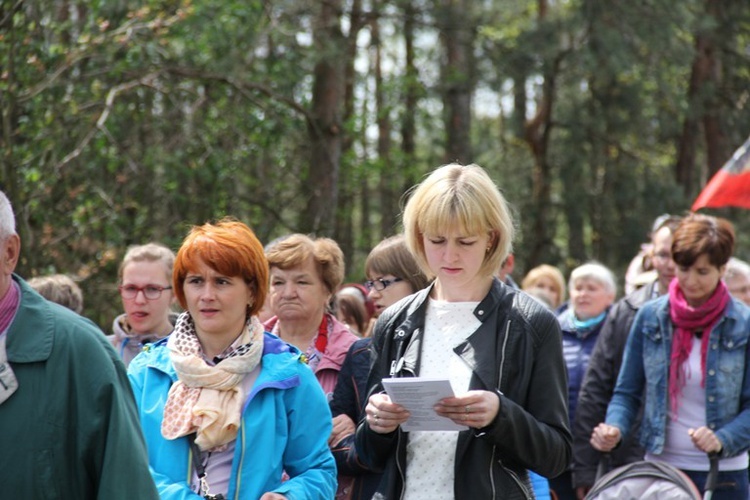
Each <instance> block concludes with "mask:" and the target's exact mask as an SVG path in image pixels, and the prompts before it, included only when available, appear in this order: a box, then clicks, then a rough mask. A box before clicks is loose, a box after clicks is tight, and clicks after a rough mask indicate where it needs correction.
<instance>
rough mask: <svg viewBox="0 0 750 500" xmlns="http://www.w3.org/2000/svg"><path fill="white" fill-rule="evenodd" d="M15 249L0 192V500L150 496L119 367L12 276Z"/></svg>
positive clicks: (89, 327)
mask: <svg viewBox="0 0 750 500" xmlns="http://www.w3.org/2000/svg"><path fill="white" fill-rule="evenodd" d="M20 249H21V242H20V239H19V237H18V234H16V230H15V217H14V215H13V209H12V208H11V205H10V202H9V201H8V198H7V197H6V196H5V194H4V193H3V192H1V191H0V450H2V452H1V453H0V470H2V471H3V476H2V481H1V484H0V491H2V496H3V498H28V499H52V498H59V499H76V500H84V499H102V500H103V499H133V498H137V499H157V498H159V496H158V494H157V492H156V488H155V486H154V484H153V481H152V479H151V474H149V470H148V457H147V454H146V446H145V444H144V440H143V436H142V435H141V431H140V426H139V424H138V414H137V412H136V408H135V402H134V399H133V394H132V392H131V389H130V384H129V382H128V379H127V375H126V373H125V367H124V365H123V364H122V362H121V361H120V360H119V359H118V357H117V354H116V353H115V351H114V349H112V347H111V346H110V345H109V343H108V342H107V340H106V338H105V337H104V334H103V333H102V332H101V331H99V329H98V328H97V327H96V326H95V325H94V324H93V323H91V322H90V321H89V320H87V319H84V318H82V317H81V316H79V315H77V314H75V313H74V312H72V311H69V310H68V309H66V308H64V307H62V306H59V305H57V304H54V303H52V302H49V301H47V300H46V299H44V298H42V296H41V295H39V294H38V293H36V292H35V291H34V290H33V289H32V288H31V287H29V286H28V284H26V282H25V281H24V280H23V279H21V278H20V277H18V276H17V275H15V274H13V272H14V270H15V267H16V264H17V263H18V257H19V252H20Z"/></svg>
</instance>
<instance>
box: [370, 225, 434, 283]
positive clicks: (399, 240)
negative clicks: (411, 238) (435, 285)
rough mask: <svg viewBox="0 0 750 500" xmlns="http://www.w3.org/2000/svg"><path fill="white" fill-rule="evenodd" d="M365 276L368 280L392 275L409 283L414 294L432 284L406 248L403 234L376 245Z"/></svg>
mask: <svg viewBox="0 0 750 500" xmlns="http://www.w3.org/2000/svg"><path fill="white" fill-rule="evenodd" d="M365 274H366V275H367V277H368V278H371V277H373V276H374V275H377V274H380V275H386V274H392V275H393V276H395V277H396V278H401V279H403V280H406V281H408V282H409V285H411V292H412V293H414V292H417V291H419V290H421V289H423V288H425V287H426V286H427V285H429V284H430V281H429V280H428V279H427V276H425V275H424V273H423V272H422V270H421V269H420V268H419V264H417V261H416V260H415V259H414V256H413V255H412V254H411V253H410V252H409V249H408V248H406V240H405V239H404V235H403V234H398V235H396V236H391V237H390V238H386V239H384V240H383V241H381V242H380V243H378V244H377V245H375V247H374V248H373V249H372V250H371V251H370V254H369V255H368V256H367V260H366V261H365Z"/></svg>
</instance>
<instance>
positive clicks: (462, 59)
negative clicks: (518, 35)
mask: <svg viewBox="0 0 750 500" xmlns="http://www.w3.org/2000/svg"><path fill="white" fill-rule="evenodd" d="M476 5H477V4H476V2H472V1H471V0H439V6H438V8H437V11H438V12H437V23H438V29H439V30H440V40H441V42H442V46H443V62H442V67H441V96H442V100H443V108H444V109H443V121H444V123H445V132H446V143H445V161H447V162H452V161H458V162H462V163H467V162H472V161H474V154H473V151H472V148H471V102H472V94H473V91H474V81H475V74H474V67H475V61H474V52H473V51H474V41H475V38H476V32H475V19H474V15H473V10H474V8H475V7H476Z"/></svg>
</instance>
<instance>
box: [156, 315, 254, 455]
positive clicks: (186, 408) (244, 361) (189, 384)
mask: <svg viewBox="0 0 750 500" xmlns="http://www.w3.org/2000/svg"><path fill="white" fill-rule="evenodd" d="M237 343H239V346H238V347H236V348H235V349H233V350H231V351H230V352H229V353H228V354H227V355H226V356H225V357H224V359H223V360H222V361H221V362H220V363H218V364H217V365H215V366H211V365H209V364H208V363H206V361H205V360H204V358H203V349H202V348H201V344H200V341H199V340H198V335H197V334H196V332H195V324H194V322H193V318H192V317H191V316H190V313H188V312H185V313H183V314H182V315H180V317H179V318H178V319H177V324H176V325H175V329H174V332H172V335H170V337H169V340H167V348H169V350H170V359H171V361H172V364H173V365H174V367H175V370H176V371H177V378H178V381H177V382H175V383H174V384H173V385H172V387H171V388H170V389H169V395H168V396H167V402H166V404H165V406H164V419H163V420H162V425H161V433H162V436H164V437H165V438H166V439H175V438H178V437H180V436H186V435H188V434H192V433H193V432H195V433H196V439H195V443H196V444H197V445H198V447H199V448H200V449H201V450H202V451H207V450H217V451H218V450H221V449H223V448H224V447H225V445H226V444H227V443H230V442H232V441H233V440H234V439H236V438H237V430H238V428H239V425H240V418H241V413H242V405H243V403H244V400H245V394H244V391H243V389H242V384H241V383H240V382H242V379H243V378H245V376H246V375H247V374H248V373H250V372H252V371H253V370H254V369H255V368H256V367H257V366H258V364H259V363H260V358H261V356H262V354H263V326H262V325H261V324H260V321H258V318H257V317H255V316H253V317H251V318H250V319H249V320H248V322H247V325H246V326H245V331H244V332H242V334H241V335H240V337H239V339H238V342H237Z"/></svg>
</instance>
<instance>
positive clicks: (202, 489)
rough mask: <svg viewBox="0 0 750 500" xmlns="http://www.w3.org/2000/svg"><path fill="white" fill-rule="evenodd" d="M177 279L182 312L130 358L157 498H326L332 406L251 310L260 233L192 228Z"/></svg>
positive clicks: (330, 480)
mask: <svg viewBox="0 0 750 500" xmlns="http://www.w3.org/2000/svg"><path fill="white" fill-rule="evenodd" d="M172 285H173V286H174V292H175V295H176V296H177V299H178V300H179V302H180V305H181V306H182V307H184V308H185V309H186V312H185V313H183V314H182V315H180V317H179V318H178V320H177V324H176V325H175V329H174V331H173V332H172V334H171V335H170V336H169V337H168V338H167V339H164V340H161V341H159V342H157V343H156V344H154V345H153V346H150V347H149V348H148V350H146V351H144V352H143V353H141V354H139V355H138V356H137V357H136V358H135V359H134V360H133V362H132V363H131V364H130V367H129V369H128V375H129V377H130V381H131V385H132V387H133V392H134V393H135V398H136V402H137V403H138V409H139V416H140V420H141V425H142V427H143V431H144V435H145V437H146V444H147V446H148V454H149V465H150V469H151V473H152V475H153V478H154V481H155V482H156V485H157V487H158V489H159V494H160V496H161V498H162V499H188V498H196V499H197V498H253V499H255V498H259V499H261V500H283V499H285V498H287V497H288V498H295V499H297V498H307V499H323V498H326V499H328V498H331V497H332V496H333V494H334V491H335V489H336V466H335V462H334V460H333V456H332V455H331V452H330V450H329V449H328V446H327V441H326V438H327V436H328V435H329V434H330V432H331V414H330V411H329V409H328V405H327V402H326V398H325V395H324V394H323V391H321V389H320V386H319V385H318V382H317V381H316V379H315V376H314V375H313V373H312V372H311V371H310V370H309V369H308V368H307V367H306V366H304V363H302V362H301V360H300V358H301V356H300V352H299V351H298V350H297V349H296V348H294V347H292V346H290V345H289V344H287V343H285V342H282V341H281V340H279V339H278V338H277V337H274V336H273V335H271V334H269V333H265V332H264V331H263V325H262V324H261V323H260V321H259V320H258V318H257V316H256V315H257V313H258V311H259V310H260V309H261V307H262V306H263V303H264V301H265V297H266V293H267V291H268V262H267V261H266V258H265V256H264V253H263V246H262V245H261V244H260V242H259V241H258V239H257V238H256V237H255V234H253V232H252V231H251V230H250V228H249V227H247V226H246V225H245V224H243V223H241V222H238V221H234V220H231V219H225V220H223V221H221V222H219V223H217V224H215V225H214V224H204V225H202V226H196V227H194V228H193V229H192V230H191V231H190V233H189V234H188V236H187V237H186V238H185V241H184V242H183V244H182V247H180V250H179V252H178V253H177V258H176V261H175V265H174V275H173V279H172ZM284 478H286V479H287V480H283V479H284Z"/></svg>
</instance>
